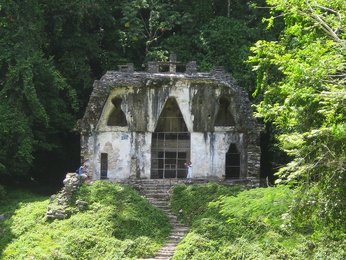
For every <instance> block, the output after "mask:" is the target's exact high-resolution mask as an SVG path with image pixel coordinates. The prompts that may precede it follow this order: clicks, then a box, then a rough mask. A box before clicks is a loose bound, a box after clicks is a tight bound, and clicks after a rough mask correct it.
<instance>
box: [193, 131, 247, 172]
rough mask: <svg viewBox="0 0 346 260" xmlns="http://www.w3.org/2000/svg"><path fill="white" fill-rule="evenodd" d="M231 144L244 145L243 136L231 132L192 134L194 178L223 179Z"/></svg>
mask: <svg viewBox="0 0 346 260" xmlns="http://www.w3.org/2000/svg"><path fill="white" fill-rule="evenodd" d="M231 143H236V144H237V145H238V146H241V145H242V138H241V134H238V133H231V132H226V133H222V132H214V133H210V132H209V133H191V162H192V165H193V173H192V175H193V177H194V178H208V177H215V178H223V177H224V175H225V165H226V153H227V151H228V149H229V146H230V144H231Z"/></svg>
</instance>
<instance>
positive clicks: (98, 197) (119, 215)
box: [0, 182, 170, 259]
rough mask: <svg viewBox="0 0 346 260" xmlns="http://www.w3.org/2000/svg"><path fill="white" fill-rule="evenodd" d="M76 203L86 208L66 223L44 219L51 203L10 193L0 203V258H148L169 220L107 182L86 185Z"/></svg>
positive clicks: (131, 192)
mask: <svg viewBox="0 0 346 260" xmlns="http://www.w3.org/2000/svg"><path fill="white" fill-rule="evenodd" d="M76 199H83V200H85V201H87V202H88V203H89V204H88V208H87V209H86V210H85V211H82V212H79V211H77V210H76V212H75V213H74V214H72V216H71V217H70V218H68V219H64V220H54V221H52V222H48V221H46V219H45V214H46V211H47V206H48V203H49V199H48V198H47V197H42V196H37V195H34V194H31V193H28V192H21V191H11V192H8V196H7V199H6V201H4V202H2V203H1V204H0V215H1V214H4V215H5V216H6V220H4V221H0V258H1V259H28V258H32V259H33V258H35V259H125V258H138V257H149V256H152V255H153V254H154V252H155V251H157V250H158V249H159V248H160V247H161V246H162V244H163V242H164V240H165V238H166V237H167V235H168V233H169V231H170V227H169V226H168V220H167V217H166V216H165V215H164V214H163V213H162V212H161V211H159V210H158V209H156V208H154V207H153V206H151V205H150V204H149V202H147V201H146V200H145V199H143V198H142V197H141V196H139V194H138V193H136V192H135V191H134V190H133V189H132V188H130V187H128V186H120V185H116V184H111V183H107V182H96V183H94V184H93V185H84V186H82V187H81V189H80V190H79V191H78V194H77V195H76Z"/></svg>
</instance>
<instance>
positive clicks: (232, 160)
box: [225, 143, 240, 179]
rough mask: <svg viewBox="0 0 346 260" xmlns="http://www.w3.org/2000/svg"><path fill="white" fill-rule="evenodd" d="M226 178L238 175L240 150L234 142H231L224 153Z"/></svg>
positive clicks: (237, 176)
mask: <svg viewBox="0 0 346 260" xmlns="http://www.w3.org/2000/svg"><path fill="white" fill-rule="evenodd" d="M225 170H226V172H225V176H226V179H232V178H239V177H240V152H239V150H238V148H237V145H236V144H235V143H231V144H230V146H229V149H228V151H227V153H226V167H225Z"/></svg>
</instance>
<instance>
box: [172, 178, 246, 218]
mask: <svg viewBox="0 0 346 260" xmlns="http://www.w3.org/2000/svg"><path fill="white" fill-rule="evenodd" d="M242 190H244V188H243V187H241V186H225V185H218V184H216V183H208V184H205V185H188V186H187V185H179V186H176V187H174V189H173V194H172V197H171V201H170V203H171V208H172V210H173V211H174V212H175V214H177V215H178V217H179V218H181V219H182V220H183V221H184V222H185V223H187V224H192V221H196V220H197V219H198V218H199V217H200V216H201V215H202V213H203V212H205V211H206V210H207V208H208V203H209V202H211V201H215V200H217V199H218V198H219V197H220V196H224V195H235V194H237V193H238V192H240V191H242Z"/></svg>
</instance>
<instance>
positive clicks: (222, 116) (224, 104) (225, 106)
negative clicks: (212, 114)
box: [215, 97, 235, 126]
mask: <svg viewBox="0 0 346 260" xmlns="http://www.w3.org/2000/svg"><path fill="white" fill-rule="evenodd" d="M234 125H235V121H234V117H233V115H232V113H231V111H230V102H229V101H228V99H226V98H225V97H221V98H220V99H219V110H218V112H217V116H216V120H215V126H234Z"/></svg>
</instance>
